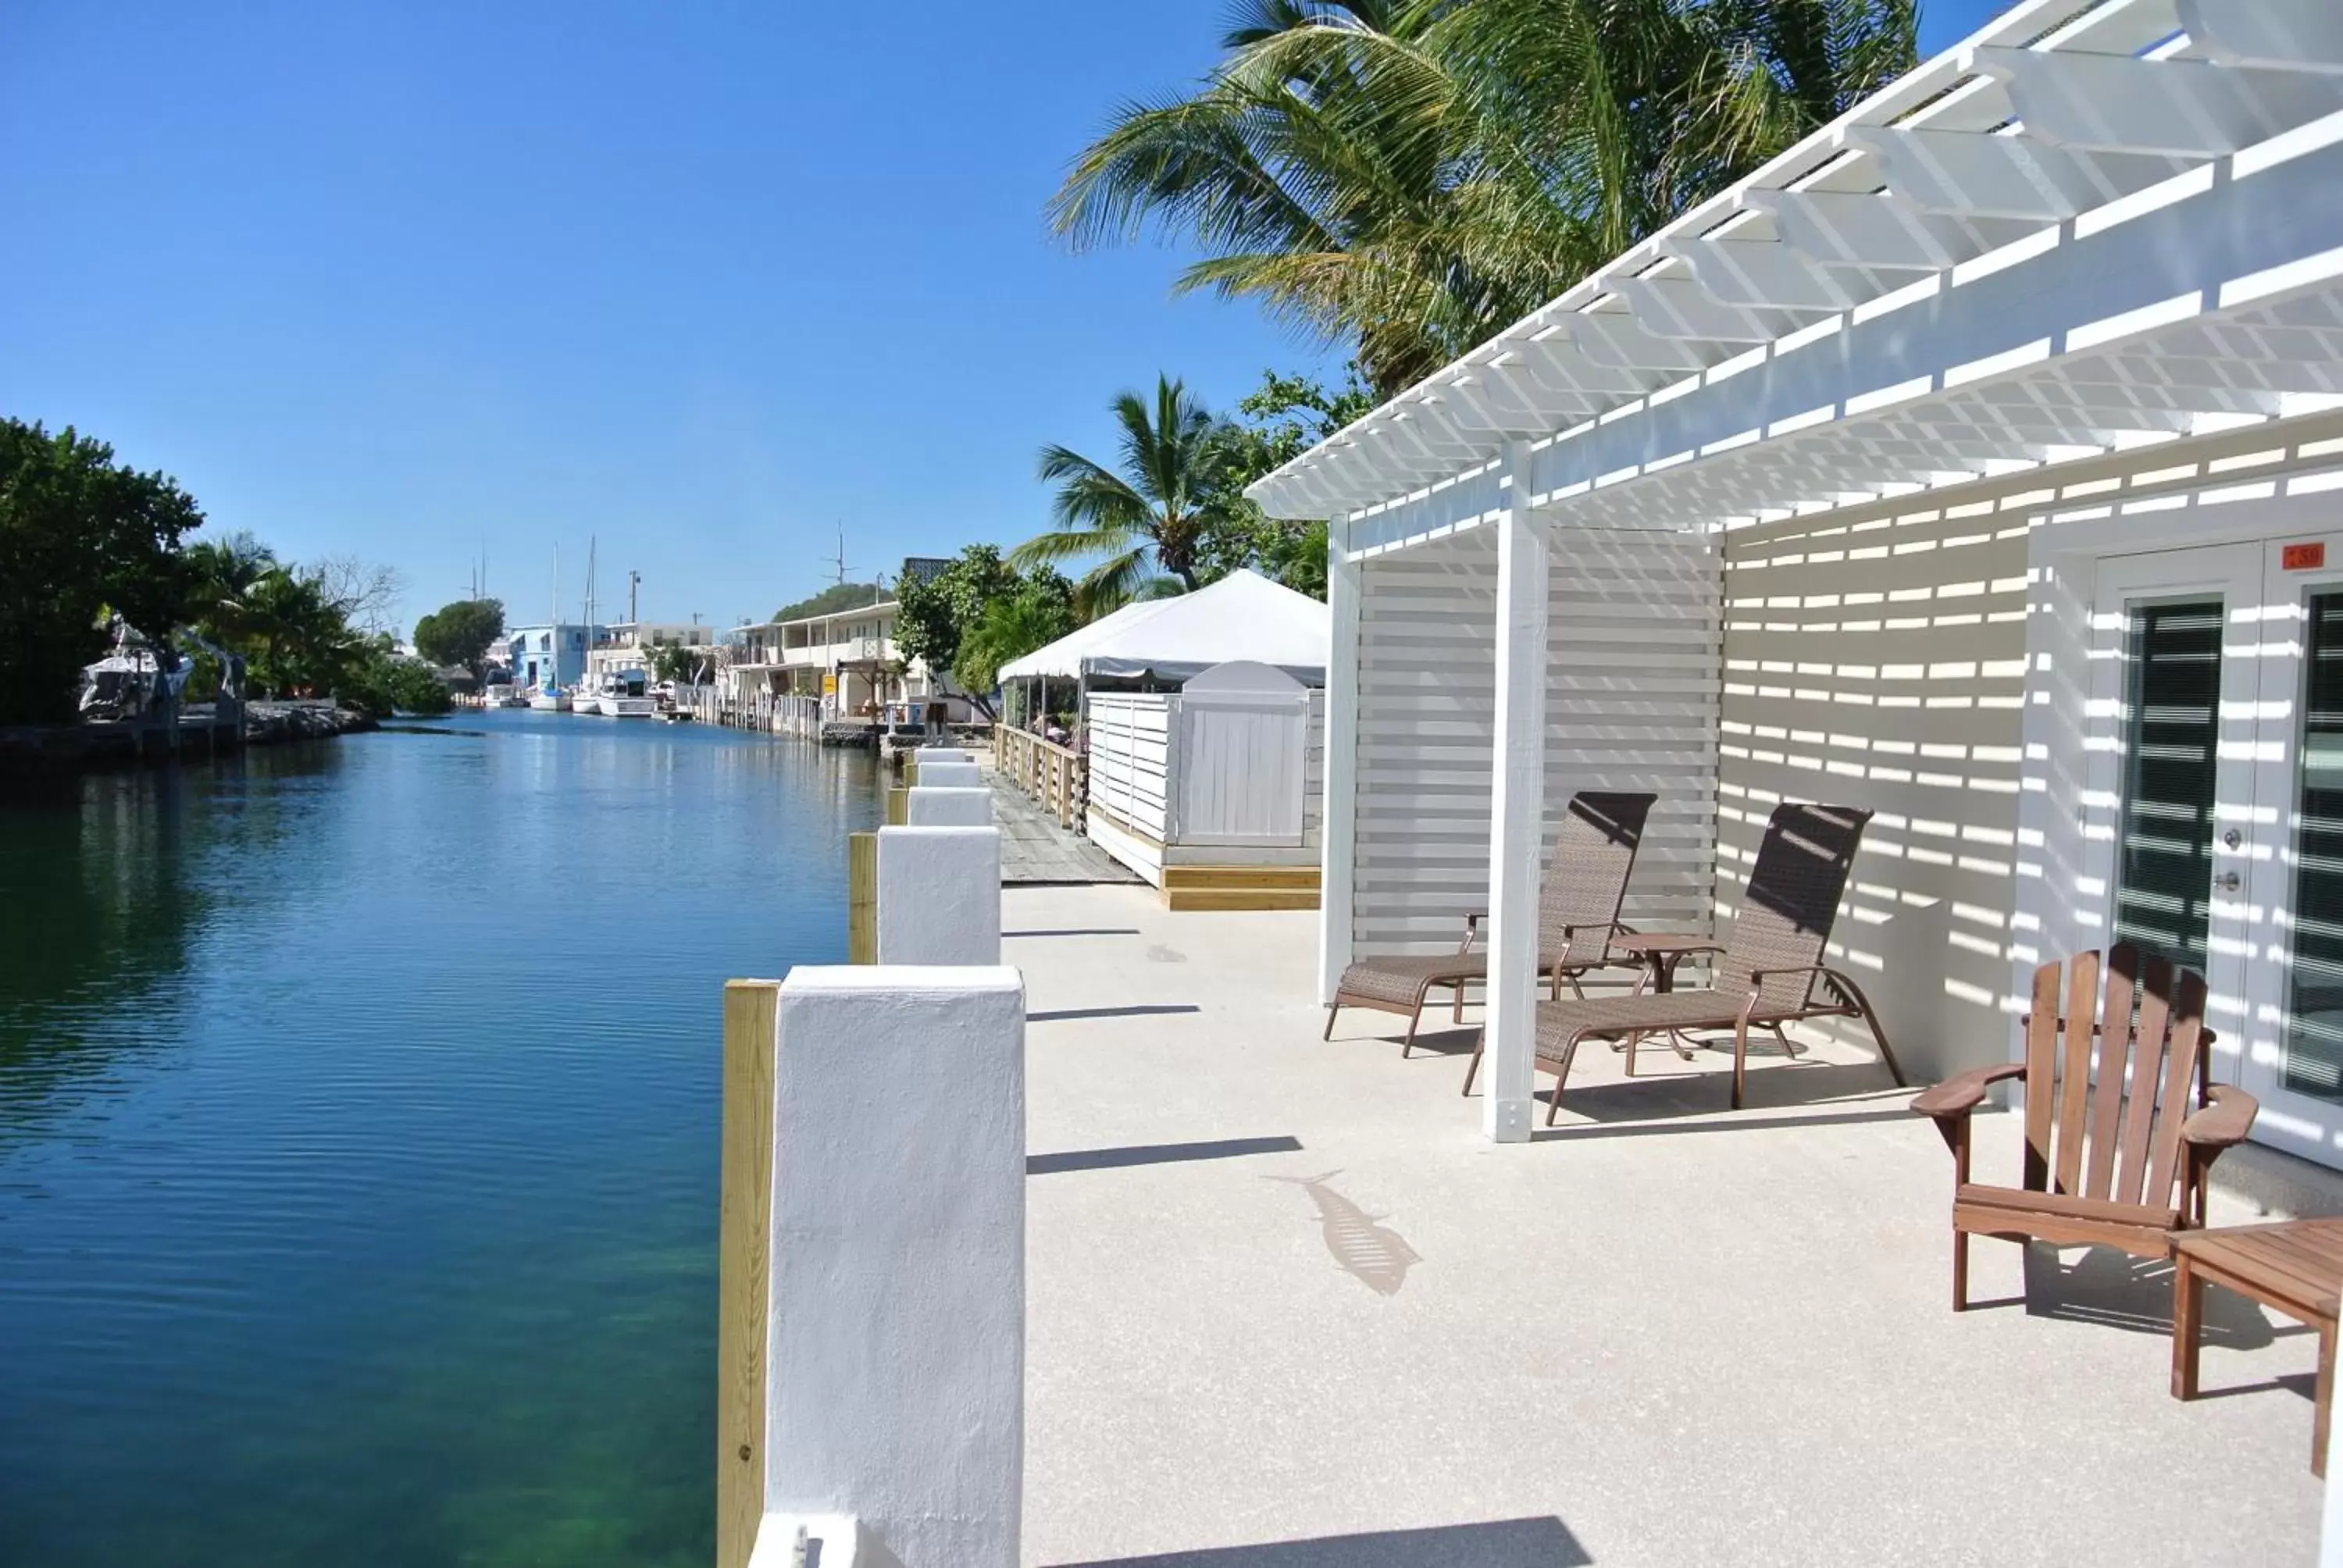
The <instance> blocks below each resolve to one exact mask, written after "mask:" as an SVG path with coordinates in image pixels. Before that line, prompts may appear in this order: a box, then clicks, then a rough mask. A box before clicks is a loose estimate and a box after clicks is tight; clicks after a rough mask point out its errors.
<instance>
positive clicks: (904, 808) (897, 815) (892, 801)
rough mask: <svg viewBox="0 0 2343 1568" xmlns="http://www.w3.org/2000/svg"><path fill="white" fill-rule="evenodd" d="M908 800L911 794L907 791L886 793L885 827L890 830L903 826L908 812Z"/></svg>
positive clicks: (892, 790)
mask: <svg viewBox="0 0 2343 1568" xmlns="http://www.w3.org/2000/svg"><path fill="white" fill-rule="evenodd" d="M910 799H911V792H910V790H909V789H890V790H888V791H887V826H889V827H890V828H900V827H901V826H903V824H904V820H905V819H906V817H907V815H908V814H909V812H910Z"/></svg>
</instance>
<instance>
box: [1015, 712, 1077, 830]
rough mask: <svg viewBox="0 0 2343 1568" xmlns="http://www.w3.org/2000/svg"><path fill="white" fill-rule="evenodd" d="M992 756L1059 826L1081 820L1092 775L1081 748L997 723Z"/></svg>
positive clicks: (1066, 825)
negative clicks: (1077, 748)
mask: <svg viewBox="0 0 2343 1568" xmlns="http://www.w3.org/2000/svg"><path fill="white" fill-rule="evenodd" d="M992 759H993V764H994V766H996V767H997V768H999V769H1000V770H1001V775H1002V777H1004V778H1006V779H1009V781H1010V782H1011V783H1012V784H1014V785H1016V786H1017V788H1018V789H1021V790H1023V791H1024V792H1025V793H1026V794H1028V795H1030V796H1031V797H1032V798H1033V799H1035V800H1036V801H1038V802H1039V803H1040V804H1041V809H1043V810H1045V811H1048V812H1049V813H1050V814H1051V816H1053V817H1055V818H1056V819H1058V826H1059V827H1061V828H1069V829H1070V828H1071V827H1073V825H1074V824H1075V823H1076V822H1077V821H1079V820H1081V814H1082V803H1083V800H1084V799H1085V798H1086V796H1087V793H1088V789H1087V786H1088V784H1089V779H1090V759H1089V758H1087V757H1085V756H1084V755H1083V754H1082V753H1081V752H1079V751H1077V750H1075V749H1073V748H1072V747H1071V746H1061V745H1059V744H1058V743H1057V742H1055V741H1053V740H1045V739H1042V738H1041V736H1039V735H1035V734H1033V733H1031V731H1030V730H1023V729H1011V728H1010V727H1009V726H1007V725H995V726H994V727H993V730H992Z"/></svg>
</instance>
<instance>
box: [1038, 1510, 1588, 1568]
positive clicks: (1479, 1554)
mask: <svg viewBox="0 0 2343 1568" xmlns="http://www.w3.org/2000/svg"><path fill="white" fill-rule="evenodd" d="M1593 1562H1594V1558H1592V1557H1590V1556H1588V1555H1587V1554H1586V1549H1585V1548H1584V1546H1581V1545H1580V1544H1579V1543H1578V1538H1577V1537H1576V1536H1574V1535H1573V1534H1572V1533H1570V1531H1569V1529H1568V1527H1567V1526H1565V1525H1564V1523H1563V1522H1562V1521H1561V1520H1559V1519H1556V1518H1554V1516H1552V1515H1551V1514H1548V1515H1546V1516H1545V1517H1544V1518H1539V1519H1501V1520H1494V1521H1492V1522H1490V1523H1485V1524H1443V1525H1436V1526H1434V1527H1433V1528H1431V1529H1428V1530H1378V1531H1375V1532H1373V1533H1370V1534H1365V1535H1327V1536H1321V1537H1319V1538H1318V1539H1316V1540H1312V1541H1275V1542H1270V1543H1264V1544H1262V1545H1259V1546H1218V1547H1212V1548H1210V1549H1208V1550H1205V1551H1201V1552H1167V1553H1162V1554H1161V1555H1159V1556H1153V1557H1116V1558H1112V1559H1100V1560H1098V1561H1095V1562H1090V1563H1061V1564H1059V1568H1587V1565H1588V1564H1591V1563H1593Z"/></svg>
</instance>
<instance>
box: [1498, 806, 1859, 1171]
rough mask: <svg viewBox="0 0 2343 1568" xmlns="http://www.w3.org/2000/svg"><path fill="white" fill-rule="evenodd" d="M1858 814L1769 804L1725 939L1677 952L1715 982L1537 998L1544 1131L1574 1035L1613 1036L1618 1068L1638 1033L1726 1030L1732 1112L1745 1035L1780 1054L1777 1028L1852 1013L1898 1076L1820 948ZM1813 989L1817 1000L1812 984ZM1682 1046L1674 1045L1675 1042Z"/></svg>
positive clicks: (1631, 1056)
mask: <svg viewBox="0 0 2343 1568" xmlns="http://www.w3.org/2000/svg"><path fill="white" fill-rule="evenodd" d="M1870 820H1871V813H1870V812H1868V811H1860V810H1855V809H1852V808H1849V807H1845V806H1804V805H1785V806H1778V807H1775V809H1774V816H1773V819H1772V820H1770V821H1769V822H1767V823H1766V825H1765V839H1764V840H1763V841H1762V842H1760V843H1759V845H1758V846H1757V863H1756V865H1755V866H1754V867H1753V868H1751V869H1750V873H1749V886H1748V889H1747V890H1746V891H1745V892H1744V894H1743V895H1742V900H1741V908H1740V910H1739V911H1738V912H1737V913H1736V914H1735V916H1734V920H1733V938H1732V940H1730V941H1728V942H1726V943H1725V944H1724V945H1723V946H1719V945H1717V944H1715V943H1714V942H1710V943H1704V944H1702V945H1701V946H1700V947H1698V948H1694V949H1691V950H1690V951H1694V952H1716V953H1722V954H1723V955H1724V959H1723V960H1722V962H1721V963H1720V965H1719V972H1718V974H1717V977H1716V981H1715V984H1714V985H1712V986H1710V987H1709V988H1708V989H1707V990H1692V991H1683V990H1671V991H1663V992H1658V993H1652V994H1647V993H1645V992H1644V990H1643V989H1642V987H1641V986H1640V985H1639V986H1638V987H1637V988H1636V990H1635V991H1634V993H1633V994H1631V995H1627V996H1606V997H1589V998H1579V999H1574V1000H1569V1001H1543V1002H1540V1003H1539V1004H1538V1010H1537V1069H1538V1070H1539V1071H1541V1072H1551V1073H1552V1074H1554V1099H1553V1100H1552V1101H1551V1102H1549V1103H1548V1105H1547V1106H1546V1112H1545V1119H1546V1122H1547V1124H1548V1125H1549V1126H1551V1125H1552V1124H1553V1122H1554V1117H1555V1116H1556V1115H1557V1114H1558V1113H1560V1111H1561V1110H1562V1086H1563V1083H1564V1081H1565V1080H1567V1079H1568V1078H1569V1076H1570V1063H1571V1059H1572V1058H1574V1056H1576V1055H1577V1054H1578V1046H1579V1042H1580V1041H1581V1040H1616V1041H1619V1042H1621V1045H1622V1047H1623V1048H1624V1050H1625V1051H1626V1053H1627V1071H1628V1072H1629V1073H1630V1074H1631V1075H1632V1074H1633V1073H1634V1070H1635V1046H1636V1043H1637V1042H1638V1041H1639V1040H1642V1039H1643V1037H1644V1036H1645V1035H1647V1034H1661V1035H1666V1036H1668V1037H1670V1038H1671V1039H1674V1037H1675V1036H1677V1035H1678V1034H1680V1033H1681V1032H1683V1031H1684V1030H1694V1029H1729V1030H1732V1031H1733V1107H1734V1109H1735V1110H1736V1111H1737V1110H1739V1109H1740V1108H1741V1100H1742V1092H1743V1089H1744V1087H1745V1077H1746V1074H1747V1071H1748V1062H1749V1031H1750V1030H1753V1029H1763V1030H1771V1031H1772V1032H1773V1034H1774V1037H1775V1039H1776V1040H1780V1041H1781V1042H1782V1049H1783V1050H1785V1051H1787V1052H1788V1053H1789V1054H1790V1055H1792V1056H1795V1055H1797V1054H1798V1050H1799V1048H1798V1047H1797V1046H1796V1045H1795V1044H1794V1043H1792V1041H1791V1040H1790V1037H1789V1036H1788V1035H1786V1034H1784V1033H1783V1032H1782V1026H1783V1025H1784V1024H1787V1023H1795V1022H1797V1021H1799V1020H1802V1019H1810V1018H1859V1019H1861V1020H1863V1021H1864V1024H1865V1027H1867V1028H1868V1029H1869V1030H1871V1038H1872V1039H1873V1040H1875V1041H1876V1042H1878V1046H1879V1059H1880V1060H1882V1061H1884V1062H1885V1063H1886V1064H1887V1070H1888V1072H1889V1073H1890V1074H1892V1075H1893V1076H1894V1078H1895V1080H1896V1082H1897V1083H1899V1084H1900V1083H1902V1082H1903V1081H1904V1070H1903V1069H1902V1068H1901V1067H1899V1066H1897V1065H1896V1052H1895V1051H1894V1050H1891V1049H1889V1047H1888V1044H1887V1035H1886V1031H1885V1030H1882V1029H1881V1028H1880V1027H1879V1015H1878V1014H1877V1013H1875V1012H1874V1011H1873V1010H1872V1009H1871V1003H1870V1001H1869V1000H1868V999H1866V998H1865V996H1864V994H1863V992H1862V991H1861V990H1859V989H1857V988H1856V986H1855V982H1854V981H1853V980H1849V979H1847V977H1846V976H1845V975H1844V974H1841V973H1840V972H1839V971H1838V970H1835V969H1831V968H1829V967H1827V966H1826V965H1825V964H1824V962H1823V961H1822V960H1823V949H1824V947H1825V944H1826V943H1828V942H1829V940H1830V933H1831V926H1832V924H1833V922H1834V921H1835V920H1837V918H1838V900H1839V895H1840V894H1841V893H1843V892H1845V890H1846V878H1847V872H1848V870H1849V869H1851V868H1852V867H1853V865H1854V863H1855V845H1856V844H1858V843H1859V842H1861V841H1862V839H1863V829H1864V826H1865V824H1866V823H1867V822H1869V821H1870ZM1817 987H1820V988H1822V990H1823V992H1824V994H1823V995H1821V996H1817V995H1816V994H1815V991H1816V988H1817ZM1677 1049H1678V1050H1679V1051H1681V1050H1683V1048H1682V1047H1681V1046H1679V1047H1678V1048H1677ZM1480 1069H1481V1047H1480V1046H1478V1045H1476V1046H1474V1047H1473V1065H1472V1066H1471V1067H1469V1068H1467V1069H1466V1070H1465V1072H1464V1092H1465V1093H1467V1094H1470V1093H1472V1092H1473V1076H1474V1074H1476V1073H1478V1072H1479V1071H1480Z"/></svg>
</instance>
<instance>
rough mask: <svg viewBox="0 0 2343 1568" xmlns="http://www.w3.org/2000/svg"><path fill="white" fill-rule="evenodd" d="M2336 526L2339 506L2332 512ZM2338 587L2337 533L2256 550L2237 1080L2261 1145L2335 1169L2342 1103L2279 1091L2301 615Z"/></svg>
mask: <svg viewBox="0 0 2343 1568" xmlns="http://www.w3.org/2000/svg"><path fill="white" fill-rule="evenodd" d="M2338 520H2343V507H2338ZM2287 544H2308V545H2313V546H2316V547H2319V549H2318V553H2319V555H2320V556H2321V557H2323V560H2322V563H2321V564H2320V565H2318V566H2317V567H2309V568H2301V569H2289V568H2288V565H2287V562H2286V560H2285V554H2284V547H2285V545H2287ZM2321 589H2343V530H2338V531H2334V532H2329V533H2326V534H2314V535H2288V537H2287V538H2286V539H2285V540H2284V541H2283V542H2282V543H2280V542H2273V543H2272V544H2270V545H2269V546H2268V548H2266V550H2265V552H2264V584H2263V594H2262V602H2263V605H2264V607H2265V608H2264V610H2263V633H2262V639H2261V640H2262V648H2263V657H2262V659H2261V661H2260V662H2261V669H2260V675H2261V680H2260V688H2259V692H2258V698H2259V701H2258V708H2259V711H2260V716H2261V721H2260V733H2259V737H2258V742H2259V743H2258V747H2257V749H2256V757H2255V766H2256V769H2257V771H2258V784H2257V797H2258V801H2259V803H2260V809H2258V811H2257V812H2256V817H2257V819H2258V823H2257V825H2258V829H2259V840H2260V841H2259V842H2258V843H2257V844H2256V846H2255V848H2256V849H2257V851H2258V852H2257V853H2256V855H2255V856H2254V863H2253V867H2252V884H2251V893H2252V901H2253V903H2254V906H2255V908H2256V910H2257V912H2258V917H2259V918H2258V920H2257V922H2256V924H2257V933H2256V934H2257V936H2258V939H2259V941H2260V944H2261V945H2260V950H2259V952H2258V955H2257V957H2258V959H2259V960H2260V961H2258V962H2257V963H2255V964H2254V965H2253V966H2252V968H2253V973H2252V976H2251V981H2250V986H2249V989H2248V990H2247V999H2248V1001H2249V1003H2250V1006H2251V1017H2250V1019H2249V1020H2248V1023H2247V1033H2246V1037H2245V1040H2244V1041H2243V1045H2244V1050H2243V1052H2242V1060H2240V1061H2239V1063H2238V1066H2237V1083H2238V1084H2239V1085H2240V1086H2241V1087H2242V1088H2244V1089H2245V1090H2247V1091H2248V1092H2249V1093H2251V1094H2253V1095H2254V1096H2255V1097H2256V1098H2257V1099H2258V1100H2259V1101H2261V1106H2262V1109H2261V1114H2260V1116H2259V1117H2258V1118H2257V1119H2256V1121H2255V1123H2254V1132H2255V1136H2256V1138H2257V1139H2258V1140H2259V1141H2263V1142H2266V1143H2270V1144H2273V1145H2275V1146H2276V1147H2278V1148H2280V1149H2284V1150H2286V1151H2288V1152H2289V1153H2294V1154H2300V1155H2302V1156H2304V1157H2305V1158H2307V1159H2311V1160H2317V1161H2320V1162H2321V1163H2323V1164H2328V1165H2335V1164H2343V1106H2338V1105H2336V1104H2333V1103H2331V1102H2328V1101H2321V1100H2318V1099H2314V1098H2312V1097H2310V1096H2308V1095H2304V1094H2298V1093H2297V1092H2295V1091H2292V1090H2289V1089H2288V1088H2287V1087H2286V1078H2285V1050H2286V1033H2287V1023H2288V1002H2289V992H2290V990H2291V988H2290V986H2289V985H2288V978H2289V962H2288V960H2289V958H2290V940H2291V939H2290V935H2289V933H2290V932H2291V931H2292V930H2293V910H2294V899H2295V888H2294V880H2295V879H2294V868H2295V863H2296V859H2297V845H2296V838H2295V819H2296V812H2297V809H2298V789H2299V786H2300V780H2301V758H2300V745H2301V734H2302V705H2303V702H2304V699H2305V698H2306V697H2307V696H2308V685H2307V681H2308V673H2309V672H2308V669H2307V668H2305V663H2304V658H2305V655H2306V653H2307V652H2308V617H2307V615H2306V614H2305V611H2306V608H2307V607H2308V601H2309V598H2310V596H2311V595H2312V594H2313V593H2314V592H2317V591H2318V590H2321Z"/></svg>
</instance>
